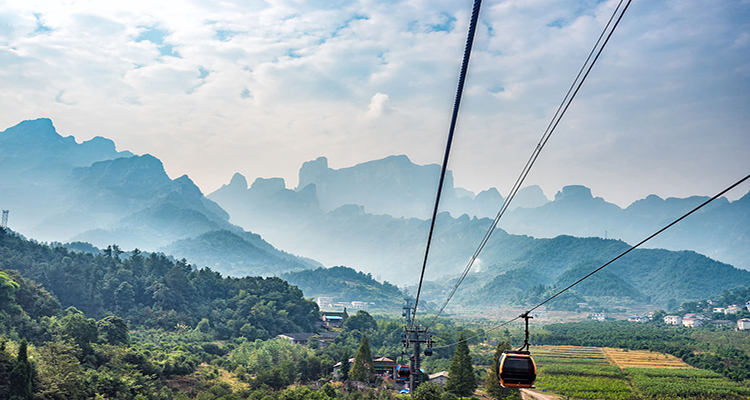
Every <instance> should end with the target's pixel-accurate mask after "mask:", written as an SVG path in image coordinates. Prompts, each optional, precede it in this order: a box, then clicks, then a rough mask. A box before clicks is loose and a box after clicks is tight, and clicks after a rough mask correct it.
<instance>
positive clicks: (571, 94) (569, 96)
mask: <svg viewBox="0 0 750 400" xmlns="http://www.w3.org/2000/svg"><path fill="white" fill-rule="evenodd" d="M623 1H624V0H620V2H619V3H618V4H617V7H616V8H615V10H614V12H613V13H612V16H610V18H609V21H607V24H606V25H605V26H604V29H603V30H602V33H601V34H600V35H599V38H598V39H597V40H596V43H595V44H594V47H593V48H592V49H591V52H589V55H588V57H586V61H584V63H583V65H582V66H581V69H580V70H579V71H578V75H576V78H575V79H574V80H573V83H572V84H571V85H570V88H569V89H568V92H567V93H566V94H565V97H563V100H562V102H561V103H560V105H559V106H558V108H557V111H556V112H555V114H554V116H553V117H552V119H551V120H550V122H549V124H548V125H547V129H545V131H544V134H543V135H542V138H541V139H540V140H539V143H538V144H537V146H536V148H534V151H532V153H531V156H530V157H529V159H528V161H526V165H525V166H524V168H523V170H522V171H521V174H520V175H519V176H518V179H516V183H515V184H514V185H513V188H512V189H511V191H510V192H509V194H508V197H506V198H505V201H504V202H503V205H502V207H501V208H500V210H499V211H498V213H497V215H496V216H495V219H494V220H493V222H492V224H490V227H489V228H488V229H487V232H486V233H485V234H484V237H483V238H482V240H481V241H480V243H479V246H478V247H477V249H476V251H474V254H473V255H472V256H471V258H470V259H469V262H468V264H467V265H466V267H465V268H464V270H463V272H462V273H461V275H460V276H459V278H458V280H457V281H456V284H455V285H454V286H453V289H452V290H451V292H450V294H448V297H447V299H446V300H445V302H444V303H443V305H442V307H440V310H439V311H438V313H437V314H436V315H435V317H434V318H433V320H432V321H431V322H430V324H429V325H428V326H431V325H432V324H434V323H435V321H436V320H437V318H438V317H439V316H440V314H442V313H443V311H444V310H445V307H446V306H447V305H448V303H449V302H450V301H451V299H452V298H453V296H454V295H455V294H456V291H457V290H458V287H459V286H460V285H461V283H463V281H464V279H466V276H467V275H468V274H469V271H471V267H472V266H473V265H474V262H475V261H476V260H477V258H479V254H480V253H481V252H482V250H484V247H485V246H486V245H487V242H489V240H490V237H491V236H492V233H493V232H494V231H495V228H497V224H498V223H499V222H500V218H502V216H503V215H504V214H505V211H506V210H507V209H508V207H509V206H510V203H511V202H512V201H513V199H514V198H515V196H516V194H517V193H518V191H519V190H520V189H521V185H522V184H523V182H524V181H525V180H526V177H527V176H528V174H529V172H531V168H532V167H533V166H534V163H535V162H536V160H537V158H539V155H540V154H541V152H542V149H543V148H544V146H545V145H546V144H547V141H549V139H550V137H551V136H552V133H553V132H554V131H555V129H556V128H557V126H558V124H559V123H560V121H561V120H562V118H563V116H564V115H565V113H566V112H567V111H568V108H569V107H570V104H571V103H572V102H573V99H575V97H576V95H577V94H578V91H579V90H580V89H581V86H582V85H583V83H584V82H585V81H586V78H587V77H588V75H589V73H590V72H591V69H592V68H593V67H594V65H595V64H596V61H597V60H598V59H599V56H600V55H601V54H602V51H604V47H605V46H606V45H607V43H608V42H609V39H610V38H611V37H612V34H613V33H614V32H615V29H617V26H618V25H619V23H620V20H622V17H623V15H625V11H627V9H628V7H629V6H630V2H631V1H632V0H628V2H627V3H626V4H625V7H624V8H622V12H620V13H619V17H618V18H617V20H616V21H615V23H614V25H612V29H611V30H609V27H610V25H611V24H612V21H613V20H614V18H615V16H617V14H618V11H620V7H621V5H622V3H623ZM608 30H609V33H607V31H608ZM605 35H606V39H605V40H604V42H603V43H602V44H601V46H599V44H600V43H601V40H602V38H603V37H604V36H605ZM597 48H598V51H597ZM594 53H596V56H595V57H594V59H593V61H592V60H591V56H592V55H593V54H594ZM589 61H591V62H590V63H589ZM584 70H585V71H586V72H585V73H583V72H584ZM581 74H583V76H581Z"/></svg>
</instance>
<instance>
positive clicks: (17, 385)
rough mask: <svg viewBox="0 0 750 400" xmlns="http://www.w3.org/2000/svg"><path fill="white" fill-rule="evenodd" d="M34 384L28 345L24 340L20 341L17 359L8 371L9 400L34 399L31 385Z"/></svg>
mask: <svg viewBox="0 0 750 400" xmlns="http://www.w3.org/2000/svg"><path fill="white" fill-rule="evenodd" d="M33 382H34V367H33V366H32V365H31V362H30V361H29V357H28V343H26V339H23V340H21V344H20V345H19V346H18V357H16V365H15V366H14V367H13V370H11V371H10V398H11V400H31V399H33V398H34V391H33V387H32V384H33Z"/></svg>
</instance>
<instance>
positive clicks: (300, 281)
mask: <svg viewBox="0 0 750 400" xmlns="http://www.w3.org/2000/svg"><path fill="white" fill-rule="evenodd" d="M281 278H282V279H284V280H286V281H288V282H289V283H291V284H293V285H296V286H298V287H299V288H300V289H302V291H303V292H304V293H305V296H308V297H310V296H312V297H320V296H325V297H332V298H333V301H334V302H351V301H367V302H371V303H372V304H371V308H372V309H376V310H388V311H391V312H393V311H397V310H398V309H399V308H400V306H401V305H402V303H403V297H404V296H403V293H401V290H399V288H398V287H396V286H395V285H393V284H391V283H389V282H383V283H380V282H378V281H376V280H375V279H373V278H372V275H371V274H365V273H363V272H358V271H355V270H353V269H351V268H347V267H333V268H318V269H312V270H304V271H295V272H287V273H284V274H281Z"/></svg>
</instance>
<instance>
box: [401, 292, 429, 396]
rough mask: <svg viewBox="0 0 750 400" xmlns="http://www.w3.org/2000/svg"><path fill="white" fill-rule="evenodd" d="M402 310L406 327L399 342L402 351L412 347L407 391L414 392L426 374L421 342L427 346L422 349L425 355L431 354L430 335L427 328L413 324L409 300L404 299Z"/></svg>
mask: <svg viewBox="0 0 750 400" xmlns="http://www.w3.org/2000/svg"><path fill="white" fill-rule="evenodd" d="M402 309H403V310H404V312H403V314H402V315H403V316H404V317H406V327H405V328H404V333H402V334H401V343H402V344H403V346H404V351H405V350H406V349H408V348H409V347H412V354H411V356H409V369H410V370H411V374H410V375H409V392H410V393H411V394H414V391H415V390H417V387H418V386H419V385H420V384H421V383H423V382H426V381H427V379H426V376H425V374H423V373H422V370H421V369H420V368H421V364H422V359H421V356H422V354H421V353H422V344H423V343H425V344H426V345H427V347H426V348H425V350H424V354H425V355H426V356H430V355H432V337H431V336H430V335H428V334H427V328H425V327H422V326H420V325H414V324H413V322H412V317H413V315H414V314H413V310H414V306H413V305H412V304H411V301H410V300H406V304H405V305H404V306H403V307H402Z"/></svg>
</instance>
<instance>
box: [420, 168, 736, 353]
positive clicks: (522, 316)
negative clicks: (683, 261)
mask: <svg viewBox="0 0 750 400" xmlns="http://www.w3.org/2000/svg"><path fill="white" fill-rule="evenodd" d="M748 179H750V174H748V175H745V177H744V178H742V179H740V180H738V181H737V182H735V183H733V184H732V185H730V186H729V187H727V188H726V189H724V190H722V191H721V192H719V193H718V194H716V195H715V196H713V197H711V198H710V199H708V200H706V201H704V202H703V203H701V204H699V205H698V206H696V207H695V208H693V209H692V210H690V211H688V212H687V213H685V214H683V215H682V216H681V217H679V218H677V219H675V220H674V221H672V222H670V223H669V224H668V225H666V226H664V227H663V228H661V229H659V230H658V231H656V232H654V233H653V234H651V235H650V236H648V237H647V238H645V239H643V240H641V241H640V242H638V243H637V244H635V245H633V246H631V247H630V248H628V249H627V250H625V251H623V252H622V253H620V254H619V255H618V256H616V257H615V258H613V259H611V260H610V261H608V262H607V263H605V264H604V265H602V266H601V267H599V268H597V269H595V270H593V271H591V272H590V273H588V274H587V275H586V276H584V277H583V278H581V279H579V280H577V281H575V282H573V283H572V284H570V285H568V286H567V287H566V288H564V289H562V290H560V291H559V292H557V293H555V294H554V295H552V296H550V297H548V298H547V299H546V300H544V301H542V302H541V303H539V304H537V305H535V306H534V307H532V308H530V309H528V310H527V311H525V312H524V313H523V314H521V315H519V316H517V317H515V318H513V319H511V320H508V321H505V322H503V323H501V324H499V325H496V326H493V327H491V328H489V329H487V330H485V331H483V332H482V333H481V334H477V335H474V336H470V337H468V338H465V339H464V340H471V339H474V338H477V337H479V336H482V335H484V334H485V333H487V332H490V331H494V330H495V329H499V328H502V327H503V326H505V325H508V324H510V323H511V322H514V321H517V320H519V319H521V318H524V317H525V316H528V314H529V313H530V312H532V311H534V310H536V309H537V308H539V307H541V306H543V305H544V304H546V303H548V302H549V301H550V300H552V299H554V298H555V297H557V296H559V295H561V294H562V293H564V292H566V291H567V290H569V289H570V288H572V287H573V286H575V285H577V284H579V283H581V282H583V281H584V280H585V279H587V278H588V277H590V276H591V275H594V274H595V273H597V272H599V271H601V270H602V269H603V268H604V267H606V266H608V265H610V264H612V263H613V262H615V261H617V260H618V259H620V258H622V257H623V256H625V255H626V254H628V253H630V252H631V251H633V250H635V249H637V248H638V247H640V246H641V245H643V244H644V243H646V242H648V241H649V240H651V239H653V238H654V237H656V236H657V235H659V234H661V233H662V232H664V231H666V230H667V229H669V228H671V227H672V226H674V225H676V224H677V223H679V222H680V221H682V220H683V219H685V218H687V217H688V216H690V215H691V214H693V213H695V212H696V211H698V210H700V209H701V208H703V207H705V206H706V205H708V204H709V203H711V202H712V201H714V200H716V199H718V198H719V197H721V196H723V195H724V194H726V193H727V192H729V191H730V190H732V189H734V188H735V187H737V186H739V185H741V184H743V183H744V182H745V181H747V180H748ZM458 343H459V342H455V343H451V344H446V345H443V346H433V347H432V348H433V349H442V348H446V347H451V346H455V345H457V344H458Z"/></svg>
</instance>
